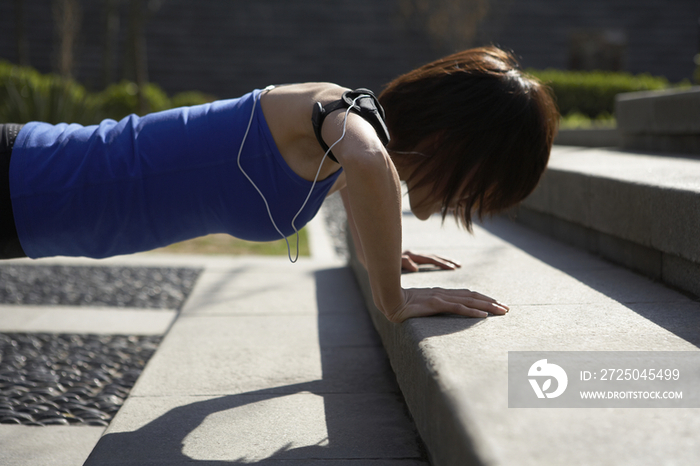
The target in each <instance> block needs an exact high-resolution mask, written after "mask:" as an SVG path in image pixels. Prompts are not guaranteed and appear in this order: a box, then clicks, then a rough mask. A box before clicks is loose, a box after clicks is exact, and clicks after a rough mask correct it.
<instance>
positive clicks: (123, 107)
mask: <svg viewBox="0 0 700 466" xmlns="http://www.w3.org/2000/svg"><path fill="white" fill-rule="evenodd" d="M94 98H95V101H96V103H97V105H98V107H99V108H100V109H101V111H102V113H103V115H104V116H106V117H108V118H113V119H115V120H121V119H122V118H124V117H125V116H127V115H131V114H132V113H135V114H137V115H144V114H146V113H150V112H159V111H161V110H167V109H168V108H171V107H172V104H171V102H170V99H169V98H168V95H167V94H166V93H165V92H163V89H161V88H160V87H159V86H158V85H157V84H153V83H148V84H146V85H145V86H144V88H143V99H144V104H145V106H144V108H143V109H140V108H139V97H138V86H137V85H136V84H135V83H132V82H129V81H122V82H120V83H118V84H112V85H110V86H108V87H107V89H105V90H104V91H102V92H100V93H98V94H96V95H95V96H94Z"/></svg>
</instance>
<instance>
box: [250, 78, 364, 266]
mask: <svg viewBox="0 0 700 466" xmlns="http://www.w3.org/2000/svg"><path fill="white" fill-rule="evenodd" d="M274 87H275V86H268V87H266V88H265V89H263V91H262V92H265V91H270V90H272V89H274ZM262 92H261V93H260V94H258V96H257V97H256V98H255V99H254V100H253V108H252V110H251V111H250V119H249V120H248V127H247V128H246V130H245V133H244V134H243V140H242V141H241V146H240V148H239V149H238V156H237V157H236V162H237V163H238V168H239V169H240V170H241V173H243V176H245V177H246V179H247V180H248V181H249V182H250V184H251V185H252V186H253V188H255V191H257V193H258V194H259V195H260V197H261V198H262V200H263V203H264V204H265V208H266V209H267V215H268V217H270V221H271V222H272V226H273V227H274V228H275V230H276V231H277V233H279V235H280V236H281V237H282V239H284V241H285V242H286V243H287V256H288V257H289V260H290V262H291V263H292V264H294V263H296V261H297V260H299V231H298V230H297V227H296V226H295V225H294V222H295V221H296V219H297V217H298V216H299V214H301V211H302V210H304V207H306V203H307V202H308V201H309V198H310V197H311V194H312V193H313V191H314V187H315V186H316V182H317V181H318V176H319V174H320V173H321V167H323V162H324V161H325V160H326V158H327V157H328V154H329V153H330V152H331V150H332V149H333V147H335V146H336V144H338V143H339V142H340V141H342V140H343V138H344V137H345V130H346V128H347V123H348V114H349V113H350V110H351V109H352V108H353V107H355V106H356V105H355V102H357V101H358V100H360V99H362V98H365V97H369V96H365V95H360V96H358V97H356V98H355V99H354V100H353V101H352V104H351V105H350V107H348V109H347V110H346V111H345V118H344V119H343V132H342V134H341V135H340V137H339V138H338V140H337V141H335V142H334V143H333V144H331V146H330V147H329V148H328V150H327V151H326V153H325V154H323V158H321V163H320V164H319V166H318V170H317V171H316V176H315V177H314V181H313V182H312V183H311V189H310V190H309V194H307V195H306V199H304V202H303V203H302V205H301V207H300V208H299V211H298V212H297V213H296V215H294V217H293V218H292V229H293V230H294V233H295V234H296V239H297V248H296V255H295V256H294V259H292V249H291V246H290V245H289V239H288V238H287V237H286V236H285V235H284V233H282V231H281V230H280V229H279V228H278V227H277V223H275V219H274V218H272V212H271V211H270V205H269V204H268V203H267V199H265V195H264V194H263V193H262V191H260V188H258V186H257V185H256V184H255V182H254V181H253V180H252V178H251V177H250V176H248V174H247V173H246V172H245V170H243V166H241V154H242V153H243V146H244V145H245V141H246V139H247V138H248V133H249V132H250V127H251V125H252V124H253V116H254V115H255V107H256V106H257V103H258V100H259V99H260V96H261V95H262Z"/></svg>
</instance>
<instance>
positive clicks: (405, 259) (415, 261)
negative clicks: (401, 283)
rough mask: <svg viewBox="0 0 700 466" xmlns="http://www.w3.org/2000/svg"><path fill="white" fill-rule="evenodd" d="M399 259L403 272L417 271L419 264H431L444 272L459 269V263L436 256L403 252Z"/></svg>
mask: <svg viewBox="0 0 700 466" xmlns="http://www.w3.org/2000/svg"><path fill="white" fill-rule="evenodd" d="M401 258H402V264H405V267H404V270H408V271H410V272H416V271H418V265H419V264H431V265H435V266H436V267H439V268H441V269H444V270H454V269H456V268H459V267H461V264H460V263H459V262H457V261H455V260H452V259H449V258H447V257H442V256H438V255H436V254H416V253H414V252H411V251H404V252H403V254H402V256H401Z"/></svg>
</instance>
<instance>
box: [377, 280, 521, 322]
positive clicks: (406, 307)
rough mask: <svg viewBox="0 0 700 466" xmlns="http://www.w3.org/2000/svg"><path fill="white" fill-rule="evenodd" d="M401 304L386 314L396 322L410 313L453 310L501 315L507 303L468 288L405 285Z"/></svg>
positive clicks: (433, 312)
mask: <svg viewBox="0 0 700 466" xmlns="http://www.w3.org/2000/svg"><path fill="white" fill-rule="evenodd" d="M403 293H404V297H405V301H404V304H403V305H401V306H399V307H398V308H396V309H394V311H392V312H391V313H388V314H386V318H387V319H389V320H390V321H391V322H395V323H399V322H403V321H404V320H406V319H410V318H411V317H426V316H432V315H436V314H457V315H461V316H465V317H487V316H488V315H489V313H491V314H495V315H504V314H505V313H507V312H508V311H509V308H508V306H506V305H505V304H501V303H499V302H498V301H496V300H495V299H493V298H489V297H488V296H485V295H483V294H481V293H477V292H476V291H470V290H454V289H444V288H408V289H404V290H403Z"/></svg>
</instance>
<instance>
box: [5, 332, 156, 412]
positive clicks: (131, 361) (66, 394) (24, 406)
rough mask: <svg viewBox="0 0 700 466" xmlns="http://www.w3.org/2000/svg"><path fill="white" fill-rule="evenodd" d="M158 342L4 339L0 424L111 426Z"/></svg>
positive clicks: (33, 336)
mask: <svg viewBox="0 0 700 466" xmlns="http://www.w3.org/2000/svg"><path fill="white" fill-rule="evenodd" d="M160 341H161V337H160V336H123V335H69V334H47V333H41V334H24V333H0V424H23V425H32V426H49V425H92V426H107V425H108V424H109V421H111V419H112V417H113V416H114V415H115V414H116V412H117V411H118V410H119V408H120V407H121V405H122V404H123V403H124V399H125V398H126V396H127V395H128V393H129V391H130V390H131V388H132V387H133V385H134V383H135V382H136V379H137V378H138V377H139V375H140V374H141V371H142V370H143V368H144V366H145V365H146V362H148V360H149V358H150V357H151V356H152V355H153V353H154V352H155V350H156V348H157V347H158V344H159V343H160Z"/></svg>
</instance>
